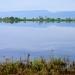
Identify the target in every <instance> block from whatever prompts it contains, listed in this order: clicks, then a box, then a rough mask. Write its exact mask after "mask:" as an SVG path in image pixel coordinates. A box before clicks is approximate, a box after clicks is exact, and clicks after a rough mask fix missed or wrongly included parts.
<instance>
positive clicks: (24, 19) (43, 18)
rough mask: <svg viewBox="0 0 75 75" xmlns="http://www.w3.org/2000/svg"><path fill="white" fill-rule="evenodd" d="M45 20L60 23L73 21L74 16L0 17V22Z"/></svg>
mask: <svg viewBox="0 0 75 75" xmlns="http://www.w3.org/2000/svg"><path fill="white" fill-rule="evenodd" d="M27 21H28V22H41V23H42V22H46V23H50V22H57V23H61V22H66V23H70V22H74V23H75V18H50V17H36V18H26V17H23V18H19V17H3V18H0V22H5V23H18V22H24V23H25V22H27Z"/></svg>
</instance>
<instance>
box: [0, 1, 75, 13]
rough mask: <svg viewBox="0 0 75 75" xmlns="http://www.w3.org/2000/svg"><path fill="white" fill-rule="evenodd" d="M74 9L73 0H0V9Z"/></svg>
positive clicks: (54, 10) (74, 2)
mask: <svg viewBox="0 0 75 75" xmlns="http://www.w3.org/2000/svg"><path fill="white" fill-rule="evenodd" d="M21 10H48V11H53V12H56V11H75V0H0V11H21Z"/></svg>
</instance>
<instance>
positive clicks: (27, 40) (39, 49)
mask: <svg viewBox="0 0 75 75" xmlns="http://www.w3.org/2000/svg"><path fill="white" fill-rule="evenodd" d="M27 53H30V54H31V57H39V56H45V57H49V56H59V57H61V56H67V57H69V58H71V59H75V58H74V57H75V24H74V23H41V24H40V23H14V24H10V23H0V57H3V56H6V57H12V56H13V57H14V58H15V57H16V58H17V57H20V56H24V54H27Z"/></svg>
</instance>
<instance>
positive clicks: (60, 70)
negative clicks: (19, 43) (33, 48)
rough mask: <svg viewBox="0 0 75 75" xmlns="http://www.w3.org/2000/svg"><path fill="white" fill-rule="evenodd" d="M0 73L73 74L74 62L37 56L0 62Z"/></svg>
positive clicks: (74, 73)
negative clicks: (37, 57) (31, 58)
mask: <svg viewBox="0 0 75 75" xmlns="http://www.w3.org/2000/svg"><path fill="white" fill-rule="evenodd" d="M0 75H75V62H74V61H71V62H70V61H69V60H67V59H61V58H50V59H49V60H45V59H44V58H39V59H35V60H30V58H29V55H28V57H27V58H26V59H25V60H22V59H20V60H17V61H13V60H10V59H6V61H5V62H2V63H0Z"/></svg>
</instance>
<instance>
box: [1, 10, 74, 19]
mask: <svg viewBox="0 0 75 75" xmlns="http://www.w3.org/2000/svg"><path fill="white" fill-rule="evenodd" d="M6 16H8V17H9V16H14V17H28V18H29V17H38V16H43V17H45V16H47V17H55V18H56V17H60V18H65V17H73V18H74V17H75V11H64V12H49V11H47V10H33V11H13V12H0V17H6Z"/></svg>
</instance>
